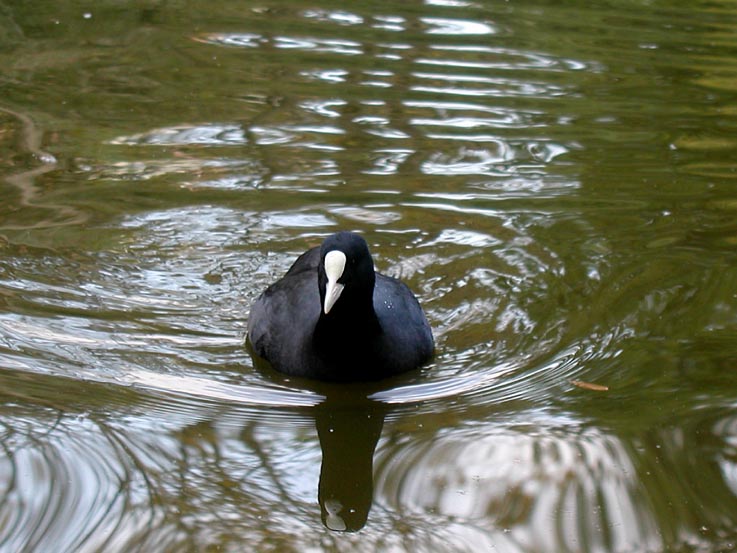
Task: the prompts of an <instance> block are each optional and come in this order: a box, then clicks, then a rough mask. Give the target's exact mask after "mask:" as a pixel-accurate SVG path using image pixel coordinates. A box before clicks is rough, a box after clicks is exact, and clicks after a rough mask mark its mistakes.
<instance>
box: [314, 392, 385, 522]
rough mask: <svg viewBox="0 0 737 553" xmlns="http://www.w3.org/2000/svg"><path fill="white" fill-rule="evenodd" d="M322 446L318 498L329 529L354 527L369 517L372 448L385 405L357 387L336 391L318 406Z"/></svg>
mask: <svg viewBox="0 0 737 553" xmlns="http://www.w3.org/2000/svg"><path fill="white" fill-rule="evenodd" d="M314 413H315V426H316V427H317V434H318V436H319V438H320V448H321V449H322V466H321V468H320V483H319V486H318V494H317V498H318V502H319V503H320V509H321V510H322V521H323V524H325V526H326V527H327V528H329V529H330V530H336V531H345V532H355V531H357V530H360V529H361V528H363V526H364V525H365V524H366V520H367V519H368V515H369V511H370V510H371V503H372V501H373V493H374V474H373V464H374V449H375V448H376V443H377V442H378V440H379V436H380V435H381V428H382V426H383V424H384V416H385V414H386V405H384V404H381V403H377V402H373V401H371V400H368V399H366V395H365V394H364V395H363V396H361V395H360V393H359V392H358V391H356V390H351V393H338V392H335V393H333V394H331V395H328V396H327V399H326V400H325V401H324V402H323V403H321V404H320V405H318V406H317V407H316V408H315V410H314Z"/></svg>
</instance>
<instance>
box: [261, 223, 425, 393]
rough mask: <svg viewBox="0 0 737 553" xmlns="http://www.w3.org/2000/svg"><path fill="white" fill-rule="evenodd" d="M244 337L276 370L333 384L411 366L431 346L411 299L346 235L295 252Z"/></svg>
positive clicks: (266, 293)
mask: <svg viewBox="0 0 737 553" xmlns="http://www.w3.org/2000/svg"><path fill="white" fill-rule="evenodd" d="M248 339H249V340H250V342H251V346H252V348H253V350H254V351H255V353H256V354H257V355H259V356H260V357H262V358H264V359H266V360H267V361H268V362H270V363H271V366H272V367H274V368H275V369H276V370H278V371H280V372H283V373H286V374H289V375H294V376H302V377H307V378H314V379H319V380H333V381H367V380H378V379H381V378H384V377H387V376H390V375H393V374H396V373H400V372H403V371H407V370H410V369H414V368H417V367H419V366H420V365H422V364H423V363H425V362H426V361H427V360H428V359H430V357H431V356H432V353H433V348H434V342H433V337H432V332H431V330H430V325H429V324H428V322H427V319H426V318H425V314H424V313H423V312H422V308H421V307H420V304H419V303H418V302H417V298H415V296H414V295H413V294H412V292H411V291H410V289H409V288H408V287H407V286H406V285H405V284H403V283H402V282H400V281H399V280H397V279H395V278H391V277H388V276H385V275H382V274H381V273H377V272H375V271H374V261H373V259H372V258H371V254H370V253H369V249H368V245H367V244H366V241H365V240H364V239H363V238H362V237H361V236H359V235H358V234H355V233H352V232H338V233H336V234H333V235H331V236H328V237H327V238H326V239H325V241H324V242H323V243H322V245H321V246H318V247H315V248H312V249H310V250H308V251H306V252H305V253H303V254H302V255H301V256H299V258H297V260H296V261H295V262H294V264H293V265H292V267H291V268H290V269H289V271H287V273H286V274H285V275H284V277H282V278H281V279H280V280H278V281H276V282H275V283H274V284H272V285H271V286H269V287H268V288H267V289H266V290H265V291H264V292H263V293H262V294H261V295H260V296H259V297H258V299H257V300H256V302H255V303H254V304H253V307H252V308H251V314H250V317H249V320H248Z"/></svg>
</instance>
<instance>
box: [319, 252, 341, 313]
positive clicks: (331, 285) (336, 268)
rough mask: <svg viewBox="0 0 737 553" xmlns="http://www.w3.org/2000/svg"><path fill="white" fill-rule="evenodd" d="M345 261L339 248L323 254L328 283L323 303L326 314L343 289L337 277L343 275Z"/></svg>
mask: <svg viewBox="0 0 737 553" xmlns="http://www.w3.org/2000/svg"><path fill="white" fill-rule="evenodd" d="M345 262H346V258H345V254H344V253H343V252H341V251H339V250H332V251H329V252H328V253H327V254H326V255H325V274H326V275H327V277H328V284H327V286H326V287H325V305H323V311H324V312H325V314H326V315H327V314H328V313H329V312H330V310H331V309H332V308H333V305H335V302H336V301H338V298H339V297H340V294H341V292H342V291H343V285H342V284H340V283H339V282H338V279H339V278H340V277H341V276H343V270H344V269H345Z"/></svg>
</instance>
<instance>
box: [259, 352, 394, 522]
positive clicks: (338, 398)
mask: <svg viewBox="0 0 737 553" xmlns="http://www.w3.org/2000/svg"><path fill="white" fill-rule="evenodd" d="M246 348H247V350H248V352H249V354H250V355H251V358H252V359H253V363H254V367H256V368H257V369H258V370H260V371H261V372H262V374H263V375H264V376H266V377H267V378H269V379H270V380H271V381H272V382H275V383H279V382H281V383H283V382H284V380H285V378H286V377H285V376H284V375H282V374H281V373H278V372H276V371H275V370H274V369H273V368H272V367H271V366H270V364H269V363H268V362H267V361H265V360H263V359H261V358H259V357H258V355H256V354H255V353H254V351H253V348H252V347H251V344H250V342H249V341H246ZM289 381H290V385H297V386H298V387H300V388H304V389H307V390H310V391H313V392H315V393H317V394H319V395H321V396H322V397H323V398H325V399H324V400H323V401H322V402H320V403H319V404H318V405H317V406H315V407H314V408H313V409H312V414H313V415H314V417H315V427H316V428H317V435H318V437H319V439H320V449H321V450H322V465H321V467H320V482H319V484H318V492H317V499H318V502H319V504H320V510H321V512H322V522H323V524H324V525H325V527H326V528H328V529H330V530H334V531H340V532H356V531H358V530H360V529H361V528H363V527H364V525H365V524H366V521H367V520H368V516H369V512H370V510H371V504H372V502H373V494H374V473H373V466H374V450H375V449H376V444H377V442H378V441H379V437H380V436H381V429H382V427H383V425H384V418H385V417H386V415H387V412H388V411H389V405H387V404H386V403H382V402H380V401H374V400H371V399H369V397H370V396H371V395H372V394H373V393H375V392H377V391H379V390H381V389H383V388H385V387H386V386H387V384H386V383H387V382H388V381H383V382H373V383H365V384H364V383H348V384H346V383H342V384H336V383H330V382H321V381H316V380H308V379H301V378H294V379H289Z"/></svg>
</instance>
